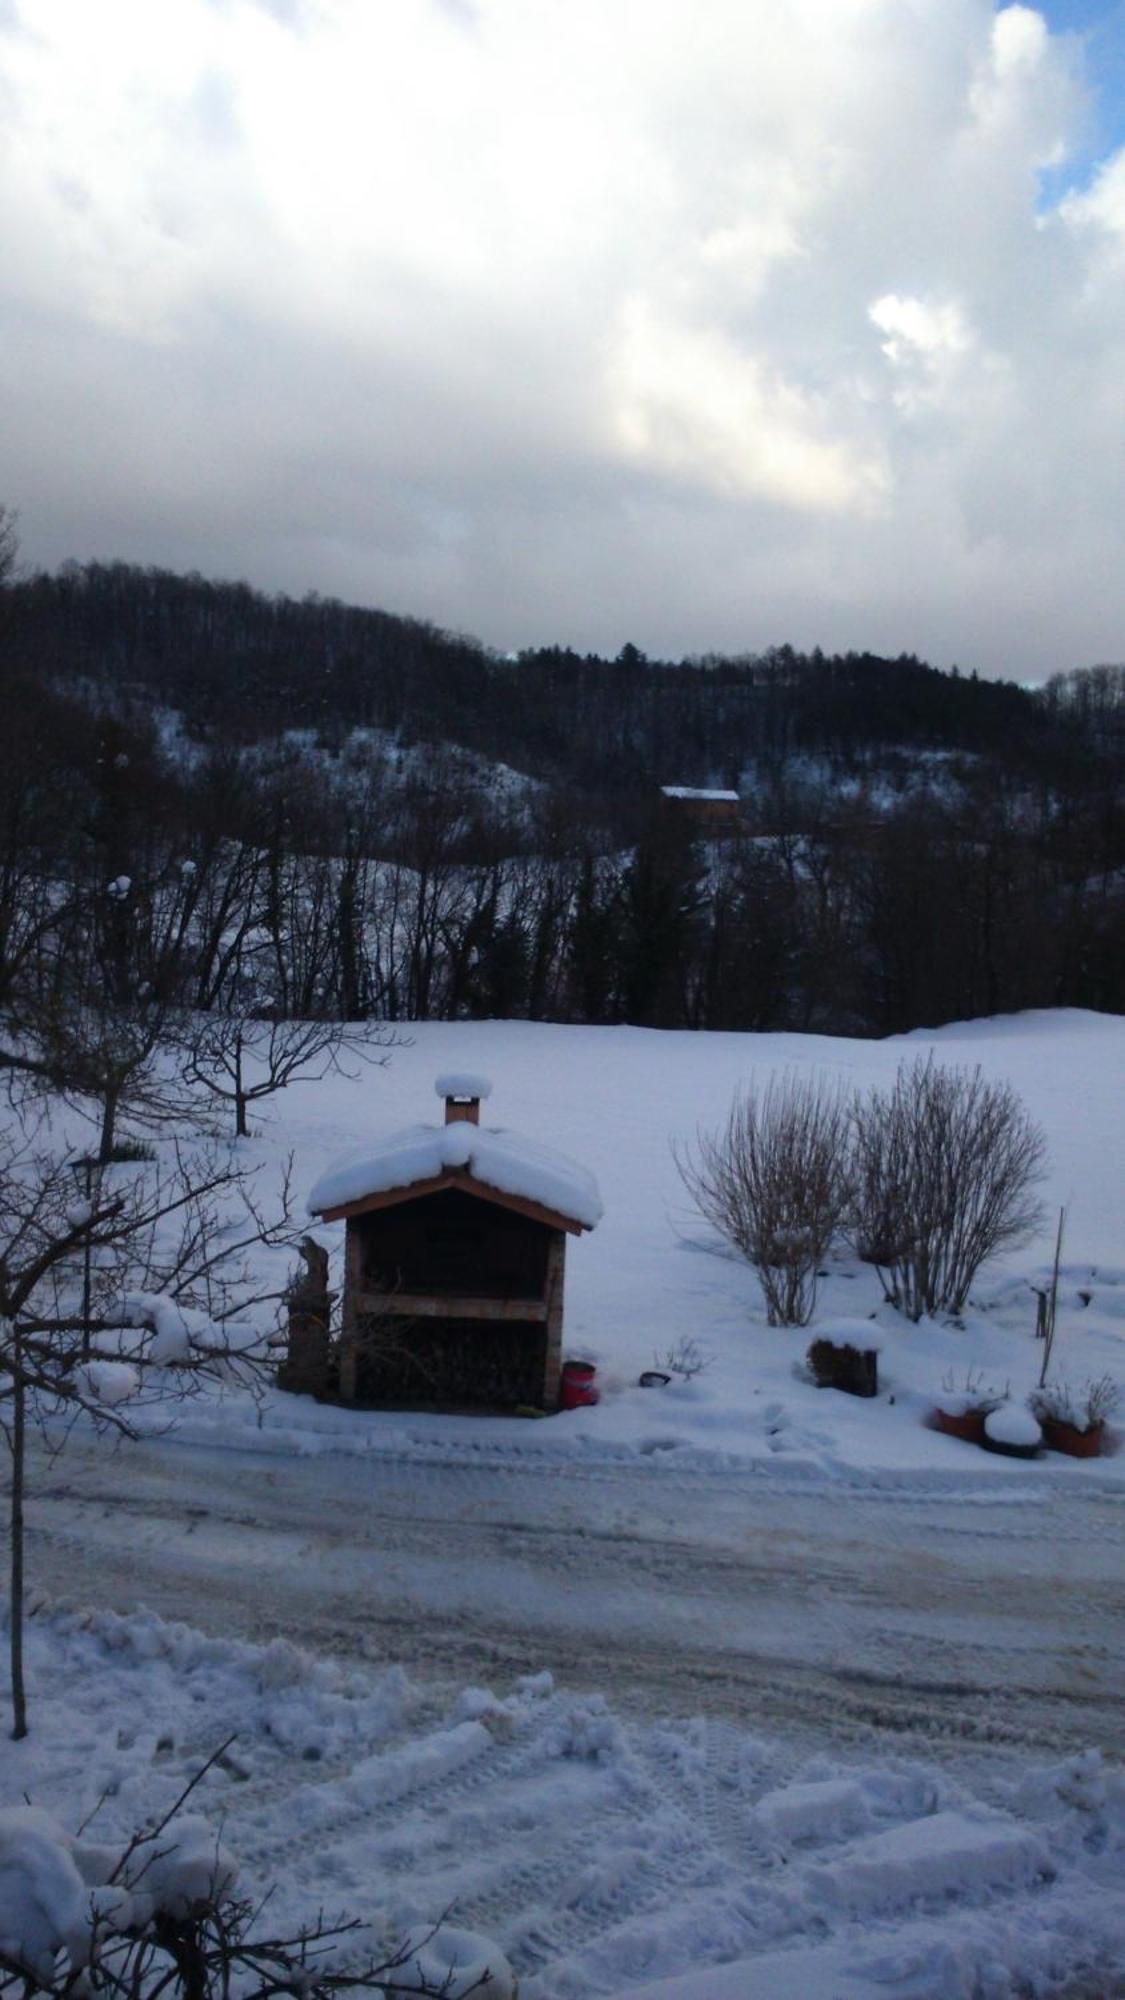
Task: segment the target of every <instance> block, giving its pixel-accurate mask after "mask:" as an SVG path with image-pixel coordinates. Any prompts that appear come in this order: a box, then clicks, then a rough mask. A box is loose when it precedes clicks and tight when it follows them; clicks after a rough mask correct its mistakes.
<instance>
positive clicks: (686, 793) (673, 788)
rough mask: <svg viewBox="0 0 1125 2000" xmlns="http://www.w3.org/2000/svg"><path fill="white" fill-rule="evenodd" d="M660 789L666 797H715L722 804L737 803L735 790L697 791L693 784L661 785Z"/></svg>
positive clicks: (734, 804)
mask: <svg viewBox="0 0 1125 2000" xmlns="http://www.w3.org/2000/svg"><path fill="white" fill-rule="evenodd" d="M660 789H661V791H662V792H663V794H664V797H665V798H666V799H717V800H720V801H721V802H722V803H723V804H724V805H732V806H736V805H737V804H738V793H737V792H707V791H699V790H697V789H696V787H695V786H694V785H661V787H660Z"/></svg>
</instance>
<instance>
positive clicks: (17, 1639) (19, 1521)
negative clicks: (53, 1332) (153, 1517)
mask: <svg viewBox="0 0 1125 2000" xmlns="http://www.w3.org/2000/svg"><path fill="white" fill-rule="evenodd" d="M12 1360H13V1364H14V1367H13V1375H12V1486H11V1508H10V1515H9V1519H10V1525H11V1532H12V1568H11V1605H10V1612H9V1622H10V1630H11V1677H12V1737H13V1740H14V1741H15V1742H17V1743H18V1742H19V1741H20V1740H21V1738H22V1737H24V1736H26V1735H27V1696H26V1693H25V1691H24V1681H23V1479H24V1429H25V1424H24V1419H25V1407H24V1403H25V1396H26V1390H25V1387H24V1379H23V1345H22V1342H21V1340H20V1336H19V1331H18V1329H17V1327H16V1326H15V1325H14V1324H13V1327H12Z"/></svg>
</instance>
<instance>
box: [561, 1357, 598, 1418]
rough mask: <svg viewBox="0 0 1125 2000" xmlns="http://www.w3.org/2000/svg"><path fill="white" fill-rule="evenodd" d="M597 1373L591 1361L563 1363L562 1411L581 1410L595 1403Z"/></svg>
mask: <svg viewBox="0 0 1125 2000" xmlns="http://www.w3.org/2000/svg"><path fill="white" fill-rule="evenodd" d="M597 1372H598V1371H597V1369H596V1368H595V1366H594V1364H593V1362H592V1361H564V1362H563V1371H562V1395H561V1397H560V1403H561V1406H562V1408H563V1409H564V1410H582V1409H585V1408H586V1407H587V1406H588V1405H589V1404H590V1403H596V1402H597V1400H598V1395H599V1391H598V1390H597V1388H596V1387H595V1385H594V1377H595V1375H596V1374H597Z"/></svg>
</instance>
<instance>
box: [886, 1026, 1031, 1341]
mask: <svg viewBox="0 0 1125 2000" xmlns="http://www.w3.org/2000/svg"><path fill="white" fill-rule="evenodd" d="M852 1125H853V1138H854V1148H853V1162H852V1189H851V1199H850V1219H849V1226H850V1232H851V1238H852V1242H853V1243H854V1245H855V1249H856V1253H857V1255H858V1256H859V1257H861V1258H862V1259H863V1261H864V1262H865V1263H869V1264H874V1265H875V1267H876V1269H877V1270H878V1271H879V1273H880V1276H881V1278H882V1281H883V1290H884V1292H885V1294H886V1297H887V1300H888V1302H889V1303H890V1304H892V1305H895V1306H897V1307H898V1308H899V1310H900V1311H901V1312H904V1313H905V1314H906V1315H907V1317H908V1318H910V1319H913V1320H918V1319H921V1317H922V1315H923V1313H934V1312H951V1313H958V1312H960V1311H961V1310H962V1309H963V1307H964V1305H965V1302H966V1300H967V1298H968V1295H969V1287H970V1285H971V1284H972V1282H973V1279H974V1278H975V1277H976V1274H977V1272H978V1271H979V1269H980V1267H981V1265H982V1264H983V1263H984V1262H985V1260H986V1258H989V1257H993V1256H995V1255H996V1253H997V1252H998V1251H1000V1250H1007V1249H1011V1248H1013V1247H1014V1246H1015V1245H1017V1244H1019V1243H1022V1242H1025V1241H1026V1239H1027V1237H1028V1236H1029V1235H1030V1234H1031V1232H1032V1231H1033V1230H1034V1228H1035V1227H1036V1225H1037V1224H1038V1222H1039V1219H1040V1214H1041V1209H1040V1204H1039V1202H1038V1201H1037V1200H1036V1198H1035V1196H1034V1193H1033V1189H1034V1187H1035V1183H1036V1182H1037V1181H1038V1180H1040V1179H1041V1178H1042V1174H1043V1166H1044V1159H1045V1154H1046V1146H1045V1142H1044V1139H1043V1134H1042V1132H1041V1131H1040V1129H1039V1127H1038V1126H1037V1125H1036V1124H1034V1123H1033V1121H1032V1120H1031V1118H1030V1117H1029V1116H1028V1114H1027V1112H1026V1110H1025V1109H1024V1107H1023V1104H1022V1103H1021V1102H1020V1099H1019V1098H1018V1096H1017V1095H1016V1093H1015V1091H1014V1090H1013V1089H1012V1086H1011V1085H1010V1084H1008V1083H997V1082H988V1081H986V1079H985V1078H984V1077H983V1076H982V1075H981V1072H980V1070H979V1069H975V1070H963V1069H947V1068H944V1067H943V1066H942V1065H941V1064H939V1063H935V1062H934V1060H933V1058H932V1056H927V1057H919V1058H918V1059H917V1060H916V1061H914V1062H912V1063H902V1064H900V1066H899V1069H898V1072H897V1074H896V1076H895V1080H894V1083H893V1084H892V1086H891V1088H890V1090H878V1089H876V1090H872V1091H869V1092H868V1094H867V1096H866V1097H862V1098H857V1099H856V1101H855V1104H854V1106H853V1110H852Z"/></svg>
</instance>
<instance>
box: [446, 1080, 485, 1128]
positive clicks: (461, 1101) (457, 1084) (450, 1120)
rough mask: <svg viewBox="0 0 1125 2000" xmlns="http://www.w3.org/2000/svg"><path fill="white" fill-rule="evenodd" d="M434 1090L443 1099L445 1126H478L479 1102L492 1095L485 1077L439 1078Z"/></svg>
mask: <svg viewBox="0 0 1125 2000" xmlns="http://www.w3.org/2000/svg"><path fill="white" fill-rule="evenodd" d="M434 1089H435V1090H436V1092H437V1094H438V1096H439V1097H444V1099H445V1122H446V1124H447V1125H459V1124H466V1125H479V1124H480V1107H481V1101H482V1099H483V1098H486V1097H489V1096H491V1094H492V1084H491V1082H490V1081H489V1079H488V1077H486V1076H439V1077H438V1080H437V1082H436V1083H435V1085H434Z"/></svg>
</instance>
